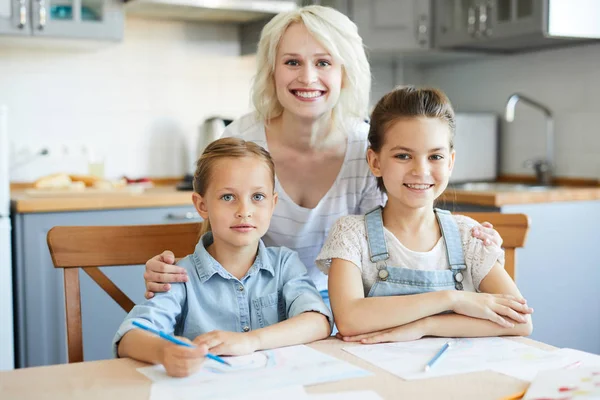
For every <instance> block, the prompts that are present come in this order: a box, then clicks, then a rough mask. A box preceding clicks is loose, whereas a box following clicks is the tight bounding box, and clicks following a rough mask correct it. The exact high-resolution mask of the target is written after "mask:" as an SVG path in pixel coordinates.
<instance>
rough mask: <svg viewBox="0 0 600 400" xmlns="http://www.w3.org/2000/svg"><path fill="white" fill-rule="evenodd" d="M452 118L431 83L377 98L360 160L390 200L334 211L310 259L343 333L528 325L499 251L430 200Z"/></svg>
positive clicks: (448, 157) (440, 179) (366, 339)
mask: <svg viewBox="0 0 600 400" xmlns="http://www.w3.org/2000/svg"><path fill="white" fill-rule="evenodd" d="M454 127H455V120H454V111H453V109H452V105H451V104H450V101H449V100H448V98H447V97H446V95H444V94H443V93H442V92H440V91H438V90H435V89H416V88H414V87H404V88H397V89H395V90H393V91H392V92H390V93H388V94H386V95H385V96H384V97H383V98H382V99H381V100H380V101H379V102H378V103H377V105H376V106H375V109H374V111H373V113H372V117H371V127H370V131H369V144H370V147H369V150H368V153H367V161H368V162H369V167H370V169H371V172H372V173H373V174H374V175H375V177H376V178H377V181H378V187H379V189H380V190H382V191H383V192H385V193H387V196H388V201H387V204H386V205H385V207H377V208H375V209H374V210H372V211H370V212H368V213H367V214H366V215H363V216H347V217H342V218H340V219H339V220H338V221H337V222H336V223H335V225H334V227H333V228H332V230H331V232H330V234H329V237H328V239H327V241H326V243H325V245H324V247H323V249H322V250H321V252H320V254H319V256H318V258H317V265H318V266H319V267H320V268H321V269H322V270H323V271H324V272H325V273H328V275H329V294H330V299H331V306H332V310H333V314H334V317H335V322H336V325H337V328H338V329H339V331H340V336H341V337H343V338H344V339H345V340H349V341H361V342H362V343H376V342H383V341H406V340H416V339H419V338H421V337H423V336H445V337H465V336H467V337H473V336H498V335H529V334H530V332H531V330H532V325H531V318H530V315H529V314H530V313H531V312H532V311H533V310H532V309H531V308H529V307H528V305H527V303H526V301H525V300H524V299H523V297H522V296H521V294H520V293H519V290H518V289H517V286H516V285H515V283H514V282H513V281H512V279H511V278H510V276H509V275H508V274H507V273H506V271H505V270H504V268H503V263H504V253H503V251H502V250H501V249H500V248H498V247H495V246H484V245H483V243H482V241H481V240H480V239H477V238H474V237H472V235H471V233H470V231H471V229H472V228H473V227H474V226H476V225H477V224H478V223H477V222H476V221H474V220H472V219H471V218H468V217H465V216H460V215H451V214H450V213H449V212H448V211H445V210H440V209H436V208H434V202H435V200H436V198H437V197H439V196H440V195H441V194H442V193H443V192H444V190H445V189H446V186H447V185H448V180H449V178H450V174H451V172H452V168H453V166H454V158H455V151H454V145H453V136H454Z"/></svg>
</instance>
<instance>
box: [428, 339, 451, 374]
mask: <svg viewBox="0 0 600 400" xmlns="http://www.w3.org/2000/svg"><path fill="white" fill-rule="evenodd" d="M449 348H450V341H447V342H446V343H444V345H443V346H442V348H441V349H440V350H439V351H438V352H437V353H436V354H435V356H433V358H432V359H431V360H429V362H428V363H427V364H426V365H425V372H427V371H429V370H430V369H431V367H433V365H434V364H435V363H436V361H437V360H439V359H440V357H441V356H442V354H444V353H445V352H446V350H448V349H449Z"/></svg>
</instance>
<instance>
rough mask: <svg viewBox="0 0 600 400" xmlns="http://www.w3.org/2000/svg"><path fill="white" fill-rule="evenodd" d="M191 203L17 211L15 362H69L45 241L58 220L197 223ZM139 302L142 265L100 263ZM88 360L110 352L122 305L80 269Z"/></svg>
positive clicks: (59, 286) (59, 274)
mask: <svg viewBox="0 0 600 400" xmlns="http://www.w3.org/2000/svg"><path fill="white" fill-rule="evenodd" d="M200 221H201V219H200V217H199V216H198V214H197V212H196V211H195V209H194V208H193V207H192V206H178V207H157V208H138V209H117V210H99V211H78V212H51V213H18V214H14V218H13V225H14V226H13V239H14V240H13V243H14V250H15V251H14V255H13V258H14V260H13V269H14V274H13V276H14V280H15V283H14V286H15V294H16V298H15V316H16V324H15V326H16V329H15V331H16V345H15V350H16V366H17V367H34V366H41V365H51V364H58V363H66V362H67V347H66V326H65V324H66V322H65V306H64V301H65V300H64V283H63V271H62V270H58V269H55V268H54V266H53V264H52V260H51V258H50V252H49V250H48V245H47V243H46V236H47V234H48V230H50V229H51V228H52V227H54V226H57V225H147V224H161V223H183V222H190V223H198V222H200ZM102 270H103V272H104V273H105V274H107V275H108V276H109V277H110V278H111V279H112V280H113V281H114V282H115V283H116V284H117V286H119V287H120V288H121V289H122V290H123V291H124V292H125V293H126V294H127V295H128V296H129V297H130V298H131V299H132V300H133V301H134V302H135V303H140V302H142V301H143V300H144V291H145V286H144V279H143V272H144V266H135V267H131V268H110V267H108V268H102ZM79 278H80V282H81V307H82V325H83V346H84V357H85V361H90V360H99V359H106V358H111V357H112V353H111V341H112V338H113V335H114V334H115V332H116V330H117V328H118V326H119V325H120V324H121V322H122V321H123V319H124V318H125V315H126V314H125V311H123V310H122V309H121V308H120V307H119V306H118V305H117V304H116V303H115V302H114V301H113V300H112V299H111V298H110V297H109V296H108V295H107V294H106V293H104V291H102V289H100V287H99V286H97V285H96V283H95V282H94V281H92V280H91V278H90V277H89V276H87V274H85V273H83V272H82V273H80V276H79Z"/></svg>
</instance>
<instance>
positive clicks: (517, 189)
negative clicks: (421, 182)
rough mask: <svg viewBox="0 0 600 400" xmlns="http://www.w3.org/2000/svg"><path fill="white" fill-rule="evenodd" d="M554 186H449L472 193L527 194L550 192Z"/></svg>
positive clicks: (488, 184) (470, 184)
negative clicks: (529, 192)
mask: <svg viewBox="0 0 600 400" xmlns="http://www.w3.org/2000/svg"><path fill="white" fill-rule="evenodd" d="M553 187H554V186H544V185H528V184H525V183H508V182H467V183H457V184H450V188H452V189H456V190H468V191H473V192H490V191H493V192H528V191H544V190H550V189H552V188H553Z"/></svg>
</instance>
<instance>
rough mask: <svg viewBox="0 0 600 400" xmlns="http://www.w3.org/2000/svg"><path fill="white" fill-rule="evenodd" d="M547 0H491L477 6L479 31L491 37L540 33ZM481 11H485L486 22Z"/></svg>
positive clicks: (498, 37) (499, 37) (500, 37)
mask: <svg viewBox="0 0 600 400" xmlns="http://www.w3.org/2000/svg"><path fill="white" fill-rule="evenodd" d="M546 1H547V0H493V1H490V0H488V1H484V2H482V3H481V5H480V6H479V12H480V18H479V23H480V26H479V32H481V34H482V35H483V36H485V37H489V38H491V39H503V38H509V37H516V36H523V35H527V34H532V33H540V32H541V31H542V28H543V27H544V22H543V19H544V18H543V16H544V15H545V11H544V7H545V3H546ZM481 13H487V14H486V15H487V23H486V22H482V21H483V20H485V19H486V18H481Z"/></svg>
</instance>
